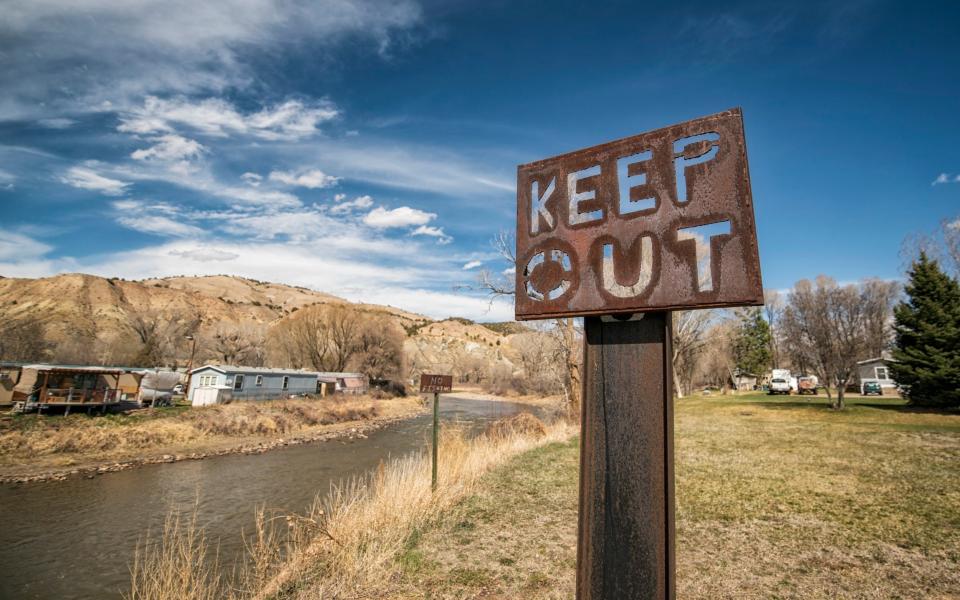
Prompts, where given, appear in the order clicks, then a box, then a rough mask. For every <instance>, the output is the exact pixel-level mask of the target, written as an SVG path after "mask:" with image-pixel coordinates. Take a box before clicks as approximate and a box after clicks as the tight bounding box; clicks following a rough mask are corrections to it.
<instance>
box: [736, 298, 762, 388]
mask: <svg viewBox="0 0 960 600" xmlns="http://www.w3.org/2000/svg"><path fill="white" fill-rule="evenodd" d="M733 357H734V361H735V362H736V365H737V369H739V370H740V371H741V372H746V373H751V374H753V375H761V374H762V373H763V372H764V371H766V370H767V367H769V366H770V325H769V323H767V322H766V321H765V320H764V319H763V315H762V314H761V312H760V309H759V308H749V309H746V310H744V311H742V312H741V313H740V325H739V327H738V328H737V337H736V339H735V340H734V343H733Z"/></svg>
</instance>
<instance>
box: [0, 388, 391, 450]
mask: <svg viewBox="0 0 960 600" xmlns="http://www.w3.org/2000/svg"><path fill="white" fill-rule="evenodd" d="M391 403H395V404H398V405H399V404H403V405H404V406H407V405H408V404H410V402H408V401H406V400H373V399H371V398H365V397H361V398H343V399H340V398H337V399H289V400H274V401H269V402H233V403H230V404H221V405H215V406H207V407H198V408H190V409H186V410H183V409H149V410H145V411H136V412H135V413H131V414H128V415H105V416H92V417H91V416H87V415H83V414H78V415H70V416H67V417H45V416H37V415H24V416H22V417H16V418H12V419H7V420H6V422H5V423H4V425H3V426H2V427H0V457H2V462H3V463H5V464H18V463H29V462H31V461H35V460H36V459H38V458H41V457H53V456H71V455H98V454H103V453H109V454H112V455H116V454H124V453H125V454H128V455H135V454H138V453H140V452H141V451H144V450H150V449H156V448H162V447H164V446H172V445H189V444H191V443H195V442H198V441H201V440H210V439H231V438H247V437H271V436H273V437H276V436H285V435H291V434H295V433H298V432H302V431H307V430H310V429H311V428H316V427H319V426H324V425H332V424H336V423H343V422H347V421H363V420H369V419H375V418H377V417H378V416H380V415H381V414H382V413H383V412H384V410H385V407H386V406H388V405H390V404H391Z"/></svg>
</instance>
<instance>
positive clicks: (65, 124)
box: [37, 117, 76, 129]
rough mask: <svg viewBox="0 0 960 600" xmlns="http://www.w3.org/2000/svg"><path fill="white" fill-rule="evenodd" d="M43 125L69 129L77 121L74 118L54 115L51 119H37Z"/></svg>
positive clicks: (49, 127) (48, 127)
mask: <svg viewBox="0 0 960 600" xmlns="http://www.w3.org/2000/svg"><path fill="white" fill-rule="evenodd" d="M37 122H38V123H39V124H40V125H42V126H43V127H46V128H47V129H69V128H70V127H72V126H73V125H74V123H76V121H74V120H73V119H67V118H64V117H52V118H50V119H40V120H39V121H37Z"/></svg>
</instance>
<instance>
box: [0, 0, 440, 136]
mask: <svg viewBox="0 0 960 600" xmlns="http://www.w3.org/2000/svg"><path fill="white" fill-rule="evenodd" d="M420 14H421V11H420V7H419V5H418V4H417V3H416V2H414V1H413V0H399V1H394V0H336V1H332V2H315V1H312V0H286V1H284V2H276V1H275V0H218V1H216V2H199V3H198V2H196V1H195V0H127V1H124V2H117V1H104V0H31V1H29V2H13V3H4V7H3V19H2V20H0V39H3V40H4V54H5V55H6V56H13V57H16V60H14V61H7V62H6V63H5V66H4V69H2V70H0V89H3V91H4V94H3V95H2V97H0V120H5V119H23V118H43V117H48V116H50V115H49V113H51V112H67V111H70V112H71V113H82V112H89V111H98V110H102V108H103V106H104V103H105V102H109V103H110V104H109V106H110V107H119V108H123V107H126V106H130V105H132V104H133V103H139V102H140V101H141V100H142V99H143V98H144V97H145V96H147V95H150V94H154V95H156V94H162V95H164V96H165V97H170V95H173V94H184V95H201V94H209V93H221V92H223V91H225V90H236V89H247V88H249V87H252V86H253V85H254V84H257V83H260V82H259V80H258V79H257V77H256V76H255V73H254V70H253V66H254V65H256V66H258V67H260V66H263V64H264V62H265V61H267V62H269V61H273V60H280V59H279V58H277V57H283V56H286V54H287V52H288V51H289V50H290V49H291V48H296V49H300V50H301V51H302V52H304V53H306V54H308V55H310V56H311V57H314V58H315V61H314V62H315V63H317V64H318V65H319V67H320V68H322V66H323V64H324V61H327V60H329V59H330V57H329V48H330V47H331V46H333V45H335V44H339V43H341V42H343V41H345V40H350V42H351V45H352V46H353V47H355V48H361V49H363V48H370V49H372V50H374V51H380V52H386V51H387V49H388V48H390V46H391V42H392V39H393V37H394V34H395V33H397V32H406V31H407V30H409V29H411V28H412V27H415V26H417V25H418V24H419V22H420ZM404 39H409V36H408V35H406V34H405V33H404ZM64 65H68V67H64ZM271 66H272V65H271ZM282 106H283V105H282V104H281V107H282ZM273 112H277V111H273ZM281 112H282V111H281ZM53 116H54V117H57V116H60V115H59V114H54V115H53ZM282 118H284V119H286V121H287V122H288V123H290V125H289V127H288V128H287V133H290V134H293V133H296V131H297V128H298V127H299V126H300V125H302V124H303V123H302V122H300V121H298V120H297V119H289V118H286V117H282ZM258 119H259V122H266V121H269V118H268V116H260V117H258ZM264 127H267V130H268V131H270V129H269V128H270V127H271V125H270V124H269V123H264ZM149 131H150V132H156V131H158V130H157V129H156V128H150V129H149Z"/></svg>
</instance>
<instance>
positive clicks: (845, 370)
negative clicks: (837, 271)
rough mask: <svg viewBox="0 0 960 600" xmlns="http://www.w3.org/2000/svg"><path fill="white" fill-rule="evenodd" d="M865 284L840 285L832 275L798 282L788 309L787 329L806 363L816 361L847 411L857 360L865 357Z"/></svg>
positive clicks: (823, 378) (837, 403)
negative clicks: (848, 387)
mask: <svg viewBox="0 0 960 600" xmlns="http://www.w3.org/2000/svg"><path fill="white" fill-rule="evenodd" d="M865 287H866V286H858V285H848V286H843V287H841V286H838V285H837V283H836V281H834V280H833V279H831V278H829V277H825V276H820V277H818V278H817V280H816V282H815V283H811V282H810V281H807V280H802V281H799V282H797V284H796V285H795V286H794V288H793V291H791V292H790V296H789V299H788V303H787V308H786V310H785V311H784V325H785V329H787V330H788V331H789V334H790V336H791V338H792V341H791V344H793V345H794V347H795V348H796V350H797V351H798V352H799V353H800V358H801V360H809V361H811V367H812V368H813V370H814V372H815V373H816V374H817V376H818V377H820V379H821V381H822V383H823V384H824V386H826V388H827V395H828V396H829V395H830V387H831V386H834V387H835V388H836V392H837V395H836V400H835V401H834V402H833V407H834V408H835V409H842V408H844V392H845V391H846V387H847V385H848V384H849V383H851V382H852V381H853V380H854V379H855V377H856V371H857V361H858V360H860V359H863V358H866V356H865V355H866V354H868V353H869V351H868V349H867V335H866V325H867V315H866V313H867V310H866V306H867V298H866V297H865V296H866V293H865V291H864V290H865Z"/></svg>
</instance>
